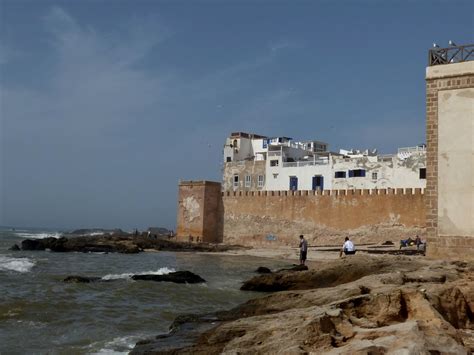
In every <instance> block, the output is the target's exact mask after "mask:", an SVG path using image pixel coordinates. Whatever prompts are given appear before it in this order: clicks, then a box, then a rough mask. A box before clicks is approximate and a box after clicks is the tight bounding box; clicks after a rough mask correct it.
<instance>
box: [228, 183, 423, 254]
mask: <svg viewBox="0 0 474 355" xmlns="http://www.w3.org/2000/svg"><path fill="white" fill-rule="evenodd" d="M423 192H424V191H423V190H422V189H388V190H387V189H382V190H332V191H329V190H325V191H252V192H245V191H240V192H224V193H223V194H222V195H223V196H222V201H223V204H222V206H223V216H222V218H223V241H224V243H228V244H242V245H250V246H254V245H274V246H278V245H295V244H297V242H298V236H299V235H300V234H304V235H305V236H306V237H307V239H308V240H309V243H310V245H338V244H342V240H343V238H344V236H350V237H352V239H354V241H355V242H356V244H357V243H359V244H360V243H367V242H381V241H386V240H392V241H394V242H398V240H399V239H402V238H406V237H408V236H412V237H413V236H414V235H415V234H420V236H421V237H422V239H424V227H425V202H424V194H423Z"/></svg>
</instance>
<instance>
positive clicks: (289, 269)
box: [277, 265, 308, 272]
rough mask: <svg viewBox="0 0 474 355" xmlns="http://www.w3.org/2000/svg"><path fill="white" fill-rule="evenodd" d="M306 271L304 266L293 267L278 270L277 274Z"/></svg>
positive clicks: (306, 268)
mask: <svg viewBox="0 0 474 355" xmlns="http://www.w3.org/2000/svg"><path fill="white" fill-rule="evenodd" d="M306 270H308V267H307V266H306V265H294V266H293V267H290V268H286V269H280V270H278V271H277V272H282V271H306Z"/></svg>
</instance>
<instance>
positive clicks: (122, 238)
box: [21, 234, 238, 254]
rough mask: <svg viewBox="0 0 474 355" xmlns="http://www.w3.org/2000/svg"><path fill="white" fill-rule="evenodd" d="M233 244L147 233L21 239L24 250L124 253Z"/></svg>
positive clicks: (209, 248) (220, 247)
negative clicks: (155, 235)
mask: <svg viewBox="0 0 474 355" xmlns="http://www.w3.org/2000/svg"><path fill="white" fill-rule="evenodd" d="M232 248H238V247H232V246H224V245H214V244H206V243H201V244H194V243H184V242H176V241H171V240H164V239H156V238H148V237H147V236H146V235H138V236H134V235H130V234H124V235H119V234H104V235H97V236H81V237H61V238H53V237H50V238H44V239H25V240H23V241H22V242H21V249H22V250H46V249H49V250H51V251H53V252H71V251H76V252H84V253H124V254H134V253H139V252H141V251H143V250H144V249H154V250H167V251H206V252H217V251H225V250H229V249H232Z"/></svg>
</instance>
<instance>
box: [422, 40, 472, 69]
mask: <svg viewBox="0 0 474 355" xmlns="http://www.w3.org/2000/svg"><path fill="white" fill-rule="evenodd" d="M469 60H474V44H468V45H465V46H452V47H448V48H433V49H430V50H429V55H428V66H433V65H440V64H450V63H461V62H467V61H469Z"/></svg>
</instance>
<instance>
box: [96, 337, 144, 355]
mask: <svg viewBox="0 0 474 355" xmlns="http://www.w3.org/2000/svg"><path fill="white" fill-rule="evenodd" d="M140 339H143V337H140V336H136V335H135V336H133V335H132V336H125V337H117V338H114V339H113V340H112V341H109V342H107V343H105V344H104V345H103V347H102V349H100V350H99V351H97V352H93V353H92V354H94V355H103V354H114V355H119V354H128V353H129V352H130V350H132V349H133V347H134V346H135V344H136V343H137V341H139V340H140ZM93 345H95V344H93Z"/></svg>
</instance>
